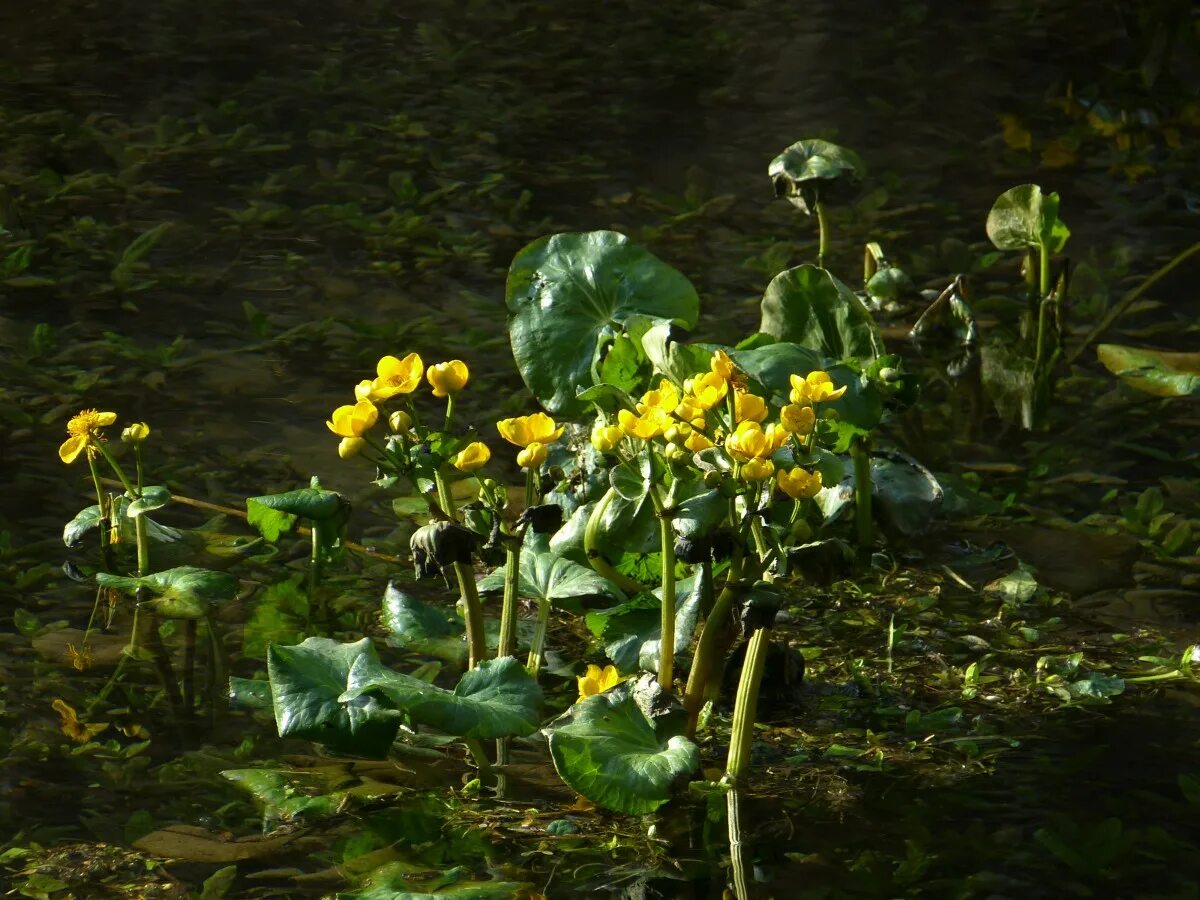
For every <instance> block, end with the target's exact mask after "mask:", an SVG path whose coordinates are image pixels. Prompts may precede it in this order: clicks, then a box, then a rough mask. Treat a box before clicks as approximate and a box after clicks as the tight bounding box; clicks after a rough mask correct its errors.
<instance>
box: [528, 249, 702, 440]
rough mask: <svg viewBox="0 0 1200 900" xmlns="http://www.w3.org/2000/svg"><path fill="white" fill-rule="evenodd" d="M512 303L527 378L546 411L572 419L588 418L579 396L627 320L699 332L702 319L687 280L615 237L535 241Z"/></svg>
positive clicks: (664, 264)
mask: <svg viewBox="0 0 1200 900" xmlns="http://www.w3.org/2000/svg"><path fill="white" fill-rule="evenodd" d="M505 302H506V303H507V305H508V311H509V336H510V339H511V342H512V351H513V358H514V359H515V360H516V363H517V368H518V369H519V370H520V372H521V377H522V378H524V379H525V384H526V385H528V386H529V389H530V390H531V391H532V392H533V395H534V397H536V398H537V400H538V402H540V403H541V404H542V406H544V407H545V408H546V409H547V410H549V411H550V412H551V413H554V414H557V415H565V416H571V415H582V414H583V413H584V412H585V411H586V406H585V405H584V404H583V403H581V402H580V401H579V400H578V399H577V397H576V394H577V393H578V392H579V391H580V390H581V389H583V388H587V387H590V386H591V385H592V384H593V383H594V382H595V380H596V379H594V378H593V375H592V367H593V360H594V359H595V358H597V355H598V353H599V351H600V348H601V347H602V346H603V345H604V344H606V343H608V342H609V341H610V340H611V339H613V338H614V337H615V336H616V334H617V333H618V331H619V330H620V329H621V326H622V323H623V322H624V321H625V320H626V319H629V318H630V317H632V316H635V315H645V316H650V317H653V318H656V319H678V320H679V321H680V322H682V323H683V325H684V327H686V328H691V327H693V326H694V325H695V323H696V317H697V316H698V315H699V312H700V300H699V297H698V296H697V295H696V289H695V288H694V287H692V285H691V283H690V282H689V281H688V280H687V279H686V278H685V277H684V276H683V275H682V274H680V273H679V272H678V271H676V270H675V269H673V268H672V267H671V266H669V265H667V264H666V263H664V262H662V261H661V260H659V259H658V258H657V257H655V256H654V255H653V254H651V253H650V252H649V251H648V250H646V249H644V248H642V247H639V246H638V245H636V244H634V243H632V242H630V240H629V239H628V238H627V237H625V236H624V235H622V234H618V233H617V232H615V231H592V232H587V233H582V234H555V235H550V236H549V237H543V238H540V239H539V240H537V241H534V242H533V243H532V244H530V245H529V246H527V247H525V248H524V249H523V250H521V251H520V252H519V253H518V254H517V255H516V257H515V258H514V259H513V263H512V267H511V268H510V269H509V273H508V284H507V287H506V293H505Z"/></svg>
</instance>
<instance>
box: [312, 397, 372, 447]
mask: <svg viewBox="0 0 1200 900" xmlns="http://www.w3.org/2000/svg"><path fill="white" fill-rule="evenodd" d="M378 418H379V410H378V409H376V408H375V404H374V403H372V402H371V401H370V400H359V401H358V402H357V403H355V404H354V405H353V406H339V407H338V408H337V409H335V410H334V411H333V415H332V416H331V417H330V420H329V421H328V422H326V423H325V425H326V427H327V428H328V429H329V430H330V431H332V432H333V433H334V434H336V435H337V436H338V437H344V438H359V437H362V436H363V435H364V434H365V433H366V432H367V430H368V429H369V428H370V427H371V426H372V425H374V424H375V420H376V419H378Z"/></svg>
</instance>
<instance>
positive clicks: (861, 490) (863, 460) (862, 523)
mask: <svg viewBox="0 0 1200 900" xmlns="http://www.w3.org/2000/svg"><path fill="white" fill-rule="evenodd" d="M850 456H851V457H852V458H853V460H854V528H855V534H856V536H857V538H858V547H859V549H860V550H866V549H869V548H870V546H871V545H872V544H873V543H874V542H875V523H874V522H873V521H872V518H871V451H870V449H869V446H868V444H867V439H866V438H864V437H856V438H854V440H853V441H851V443H850Z"/></svg>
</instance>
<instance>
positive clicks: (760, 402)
mask: <svg viewBox="0 0 1200 900" xmlns="http://www.w3.org/2000/svg"><path fill="white" fill-rule="evenodd" d="M733 416H734V418H735V419H736V420H737V421H738V422H761V421H762V420H763V419H765V418H766V417H767V401H766V400H764V399H763V398H762V397H760V396H758V394H751V393H749V392H748V391H738V392H737V394H736V395H735V397H734V411H733Z"/></svg>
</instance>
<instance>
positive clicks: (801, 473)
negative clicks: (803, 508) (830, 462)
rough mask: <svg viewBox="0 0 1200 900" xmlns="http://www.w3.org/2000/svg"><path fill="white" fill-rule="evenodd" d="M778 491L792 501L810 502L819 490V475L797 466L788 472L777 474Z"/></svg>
mask: <svg viewBox="0 0 1200 900" xmlns="http://www.w3.org/2000/svg"><path fill="white" fill-rule="evenodd" d="M779 489H780V490H781V491H783V492H784V493H785V494H787V495H788V496H789V497H791V498H792V499H793V500H810V499H812V498H813V497H815V496H817V494H818V493H820V490H821V473H820V472H809V471H807V470H805V469H801V468H800V467H799V466H797V467H796V468H794V469H792V470H791V471H790V472H782V471H781V472H780V473H779Z"/></svg>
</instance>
